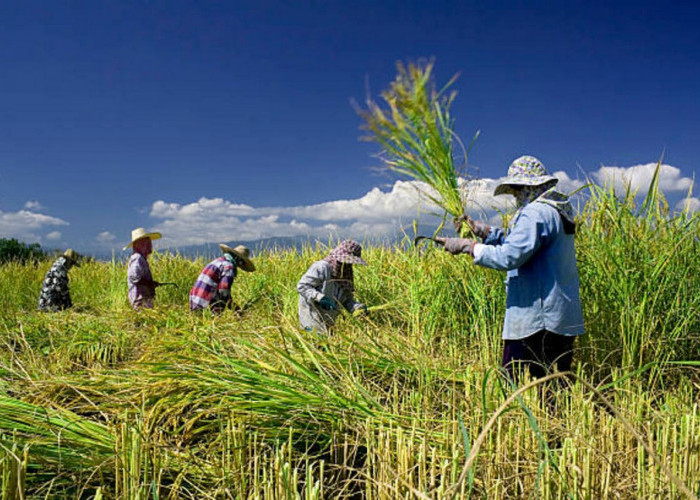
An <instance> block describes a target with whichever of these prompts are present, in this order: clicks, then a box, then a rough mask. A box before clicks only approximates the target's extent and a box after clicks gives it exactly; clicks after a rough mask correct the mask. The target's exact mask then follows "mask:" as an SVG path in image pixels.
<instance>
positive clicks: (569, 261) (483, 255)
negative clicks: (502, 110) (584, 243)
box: [436, 156, 584, 377]
mask: <svg viewBox="0 0 700 500" xmlns="http://www.w3.org/2000/svg"><path fill="white" fill-rule="evenodd" d="M557 181H558V180H557V178H556V177H553V176H550V175H547V172H546V170H545V168H544V165H542V163H541V162H540V161H539V160H537V159H536V158H534V157H531V156H523V157H520V158H518V159H516V160H515V161H514V162H513V163H512V164H511V166H510V168H509V169H508V176H507V177H506V178H505V180H504V181H503V182H502V183H501V184H500V185H499V186H498V187H497V188H496V190H495V193H494V194H495V195H500V194H510V195H512V196H514V197H515V199H516V205H517V211H516V213H515V215H514V217H513V224H512V228H511V230H510V232H508V233H506V232H505V231H503V230H502V229H499V228H493V227H490V226H488V225H486V224H484V223H480V222H477V221H474V220H473V219H470V218H468V217H464V218H463V221H464V222H466V223H467V224H469V226H470V228H471V229H472V232H473V233H474V234H475V235H476V236H477V237H479V238H481V239H482V242H481V243H478V242H477V241H475V240H472V239H467V238H436V239H438V240H439V241H440V242H441V243H442V244H443V245H444V248H445V251H447V252H449V253H451V254H453V255H457V254H461V253H466V254H469V255H471V256H472V257H473V258H474V263H475V264H477V265H480V266H484V267H488V268H491V269H497V270H504V271H507V274H506V313H505V320H504V325H503V339H504V351H503V366H504V367H506V368H507V369H508V370H509V372H510V373H511V376H515V369H516V368H517V367H518V366H522V367H523V368H527V369H528V370H529V372H530V374H531V375H532V376H533V377H542V376H544V375H546V373H547V372H548V371H549V370H550V369H552V368H556V369H558V370H559V371H566V370H569V369H570V367H571V362H572V349H573V341H574V338H575V337H576V336H578V335H581V334H583V333H584V328H583V316H582V312H581V300H580V298H579V280H578V270H577V268H576V252H575V248H574V232H575V223H574V217H573V209H572V207H571V204H570V203H569V199H568V197H567V196H565V195H563V194H562V193H559V192H557V191H555V190H554V186H555V185H556V183H557ZM458 222H459V221H458Z"/></svg>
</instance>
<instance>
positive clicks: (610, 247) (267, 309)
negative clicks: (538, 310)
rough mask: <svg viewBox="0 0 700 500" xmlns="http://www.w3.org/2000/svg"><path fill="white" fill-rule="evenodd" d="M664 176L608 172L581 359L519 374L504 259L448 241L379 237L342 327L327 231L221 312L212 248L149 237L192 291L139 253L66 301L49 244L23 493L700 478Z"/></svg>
mask: <svg viewBox="0 0 700 500" xmlns="http://www.w3.org/2000/svg"><path fill="white" fill-rule="evenodd" d="M651 192H652V194H651V195H650V196H648V197H647V199H646V200H645V201H644V202H643V203H640V204H638V205H635V203H634V199H633V197H632V196H631V194H630V195H627V196H625V197H619V196H616V195H615V194H614V193H612V192H611V191H608V190H606V189H604V188H599V187H595V186H592V187H591V188H590V190H589V193H588V199H587V201H586V204H585V207H583V209H582V211H581V215H580V220H579V222H580V231H579V232H578V233H577V252H578V260H579V272H580V275H581V296H582V300H583V307H584V317H585V322H586V328H587V334H586V335H585V336H584V337H582V338H580V339H579V341H577V344H576V354H575V362H574V366H575V372H574V373H571V374H563V375H556V376H557V377H558V378H557V379H556V381H545V382H544V383H542V382H541V381H534V382H528V381H525V382H523V384H522V385H521V386H519V387H513V386H512V385H511V384H509V382H508V381H507V380H506V379H505V378H504V377H503V376H502V375H501V373H500V371H499V366H500V355H501V344H500V334H501V324H502V319H503V312H504V304H505V291H504V287H503V275H502V274H500V273H498V272H494V271H490V270H487V269H481V268H477V267H475V266H473V265H472V264H471V263H470V262H469V261H470V259H468V258H453V257H451V256H449V255H447V254H445V253H444V252H442V251H440V250H435V249H428V250H426V251H423V252H421V253H418V252H415V251H413V250H411V249H409V248H408V247H407V245H396V246H394V247H383V246H366V247H365V251H364V253H363V256H366V260H367V261H368V262H369V263H370V265H369V266H367V267H363V268H361V269H358V272H357V273H356V296H357V298H358V300H361V301H363V302H365V303H367V304H368V305H369V306H370V314H369V316H367V317H353V316H349V315H347V314H346V315H344V317H343V318H342V319H341V320H340V322H339V323H338V325H337V328H336V329H335V332H334V334H333V335H331V336H328V337H320V336H317V335H315V334H313V333H308V332H303V331H300V330H299V329H298V328H297V321H296V305H297V297H298V296H297V293H296V290H295V285H296V282H297V280H298V279H299V277H300V276H301V275H302V274H303V272H304V271H305V270H306V268H307V267H308V266H309V265H310V264H311V262H313V261H314V260H317V259H319V258H321V257H323V256H324V255H325V253H326V251H327V249H326V248H324V247H323V246H322V245H318V246H316V247H307V248H305V249H304V250H303V251H301V252H296V251H291V250H270V251H269V252H266V253H265V254H263V255H257V256H254V258H255V262H256V265H257V267H258V271H257V272H255V273H252V274H250V273H240V275H239V276H238V278H237V279H236V281H235V282H234V287H233V296H234V300H235V301H236V302H237V303H238V304H240V305H244V304H246V307H245V308H244V310H243V311H242V312H241V313H239V314H237V313H234V312H232V311H227V312H226V313H225V314H223V315H221V316H219V317H211V316H210V315H206V314H205V315H203V316H199V315H193V314H190V313H189V311H188V307H187V293H188V291H189V288H190V287H191V285H192V283H193V282H194V280H195V279H196V277H197V275H198V273H199V271H200V270H201V268H202V267H203V265H204V264H205V262H204V261H203V260H201V259H200V260H197V261H191V260H187V259H185V258H182V257H180V256H173V255H169V254H163V253H161V254H158V253H156V254H155V255H154V256H152V259H151V260H152V263H151V267H152V270H153V274H154V277H155V279H157V280H159V281H172V282H176V283H178V284H179V289H175V288H172V287H169V288H167V289H161V290H159V293H158V297H157V305H156V308H155V309H154V310H152V311H141V312H134V311H132V310H131V309H130V308H129V306H128V302H127V298H126V267H125V265H124V264H123V263H118V262H106V263H104V262H92V263H88V264H86V265H84V266H82V267H80V268H74V269H73V270H71V272H70V280H71V294H72V298H73V302H74V304H76V306H75V307H74V308H73V310H70V311H65V312H63V313H57V314H46V313H39V312H37V311H36V303H37V298H38V294H39V290H40V288H41V281H42V279H43V276H44V274H45V273H46V271H47V270H48V268H49V267H50V265H51V262H50V261H46V262H41V263H39V264H38V265H32V264H29V265H18V264H7V265H4V266H2V267H1V268H0V296H1V297H2V298H3V300H2V304H3V305H2V307H1V308H0V340H1V342H2V346H3V347H2V350H1V351H0V372H1V374H2V379H1V381H0V383H1V384H2V390H1V392H0V445H1V446H0V488H1V491H2V495H3V498H5V499H10V498H85V499H88V498H94V499H108V498H118V499H147V498H148V499H165V498H185V499H214V498H216V499H219V498H221V499H227V498H231V499H247V498H260V499H263V498H264V499H322V498H364V499H394V498H406V499H413V498H420V499H426V498H429V499H447V498H478V499H481V498H484V499H502V498H570V499H599V498H621V499H625V498H659V499H661V498H697V496H698V495H700V408H699V401H700V371H699V369H700V361H699V360H700V357H699V355H698V353H700V314H699V312H700V293H698V292H699V290H700V263H699V260H698V255H700V251H699V250H700V241H699V238H700V225H699V224H698V220H699V217H698V215H695V216H692V215H690V214H678V215H671V214H669V213H668V210H667V207H666V205H665V202H664V200H663V197H662V196H661V195H660V193H657V192H656V191H655V190H654V189H652V190H651ZM557 381H559V382H557Z"/></svg>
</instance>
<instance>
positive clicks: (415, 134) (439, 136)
mask: <svg viewBox="0 0 700 500" xmlns="http://www.w3.org/2000/svg"><path fill="white" fill-rule="evenodd" d="M397 69H398V74H397V76H396V79H395V80H394V81H393V82H392V83H391V85H390V87H389V89H387V90H385V91H384V92H382V93H381V96H382V99H383V100H384V102H385V106H384V107H382V105H380V104H378V103H377V102H375V101H374V100H372V98H371V97H368V98H367V101H366V106H367V107H366V109H360V108H359V107H358V109H357V112H358V114H359V115H360V117H361V118H362V119H363V120H364V124H363V125H362V126H361V129H362V130H364V131H365V132H366V133H367V135H365V136H363V137H362V139H363V140H367V141H372V142H377V143H379V145H380V146H381V152H380V153H379V155H378V156H379V158H380V159H381V160H382V162H383V164H384V165H385V166H386V167H387V168H388V169H389V170H391V171H393V172H396V173H398V174H400V175H405V176H408V177H410V178H413V179H415V180H417V181H420V182H422V183H425V184H426V185H427V186H426V188H422V189H421V188H419V189H420V190H421V192H422V194H424V195H425V196H426V197H427V198H428V199H429V200H430V201H432V202H433V203H435V205H437V206H438V207H440V208H442V209H444V210H445V211H446V212H447V213H449V214H451V215H453V216H454V217H458V216H460V215H462V213H463V211H464V202H465V201H466V193H465V192H463V191H461V190H460V186H459V177H460V175H465V174H466V172H464V171H462V172H460V171H459V169H458V168H457V167H456V163H460V162H461V163H462V168H465V167H466V163H467V155H468V152H469V150H470V149H471V147H472V145H473V144H474V141H476V138H477V137H478V135H479V134H478V132H477V134H476V135H475V136H474V139H473V140H472V142H471V144H470V145H469V148H465V147H464V144H463V143H462V141H461V140H460V139H459V136H458V135H457V134H456V133H455V131H454V119H453V118H452V117H451V115H450V107H451V105H452V102H453V101H454V99H455V97H456V95H457V92H456V91H454V90H453V91H449V88H450V87H451V86H452V84H453V83H454V82H455V80H456V79H457V76H458V75H455V76H453V77H452V78H451V79H450V80H449V81H448V82H447V84H446V85H445V86H444V87H442V88H441V89H440V90H438V89H437V87H436V85H435V81H434V78H433V75H432V72H433V62H432V61H429V62H423V63H418V64H409V65H408V66H405V65H404V64H402V63H400V62H399V63H397ZM455 145H456V146H457V150H456V151H455Z"/></svg>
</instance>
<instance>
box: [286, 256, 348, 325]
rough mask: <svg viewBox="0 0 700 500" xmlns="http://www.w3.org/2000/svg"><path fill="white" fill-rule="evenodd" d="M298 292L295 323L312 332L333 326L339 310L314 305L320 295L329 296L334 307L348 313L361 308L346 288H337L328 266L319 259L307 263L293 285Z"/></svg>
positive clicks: (337, 285)
mask: <svg viewBox="0 0 700 500" xmlns="http://www.w3.org/2000/svg"><path fill="white" fill-rule="evenodd" d="M297 291H298V292H299V306H298V311H299V323H300V324H301V327H302V328H306V329H316V330H317V331H319V332H321V333H326V332H327V331H328V329H329V328H330V327H332V326H333V325H334V324H335V320H336V318H337V317H338V314H339V313H340V311H339V310H338V309H334V310H329V311H327V310H324V309H321V307H320V306H319V305H318V302H319V301H320V300H321V299H322V298H323V296H324V295H327V296H328V297H330V298H331V299H332V300H333V301H334V302H336V304H340V305H342V306H343V307H344V308H345V309H347V311H348V312H354V311H355V310H357V309H359V308H361V307H362V304H360V303H359V302H355V298H354V296H353V293H352V292H351V291H350V290H348V288H347V287H341V286H339V282H338V281H337V280H334V279H333V275H332V267H331V265H330V264H329V263H328V262H326V261H324V260H319V261H316V262H314V263H313V264H311V267H309V269H308V270H307V271H306V273H305V274H304V276H302V277H301V279H300V280H299V283H297Z"/></svg>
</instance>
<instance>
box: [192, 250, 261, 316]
mask: <svg viewBox="0 0 700 500" xmlns="http://www.w3.org/2000/svg"><path fill="white" fill-rule="evenodd" d="M219 248H220V249H221V251H222V252H223V256H222V257H218V258H216V259H214V260H212V261H211V262H210V263H209V264H207V265H206V266H205V267H204V269H202V272H201V273H200V274H199V277H198V278H197V281H196V282H195V284H194V286H193V287H192V290H190V310H192V311H201V310H203V309H206V308H207V307H209V308H210V309H211V311H212V312H213V313H214V314H218V313H220V312H221V311H223V310H224V309H225V308H227V307H228V308H231V304H232V300H231V284H232V283H233V280H234V279H235V278H236V275H237V274H238V269H242V270H243V271H247V272H249V273H250V272H253V271H255V264H253V262H252V261H251V260H250V250H249V249H248V248H246V247H244V246H242V245H238V246H237V247H236V248H231V247H230V246H228V245H225V244H223V243H221V244H220V245H219Z"/></svg>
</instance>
